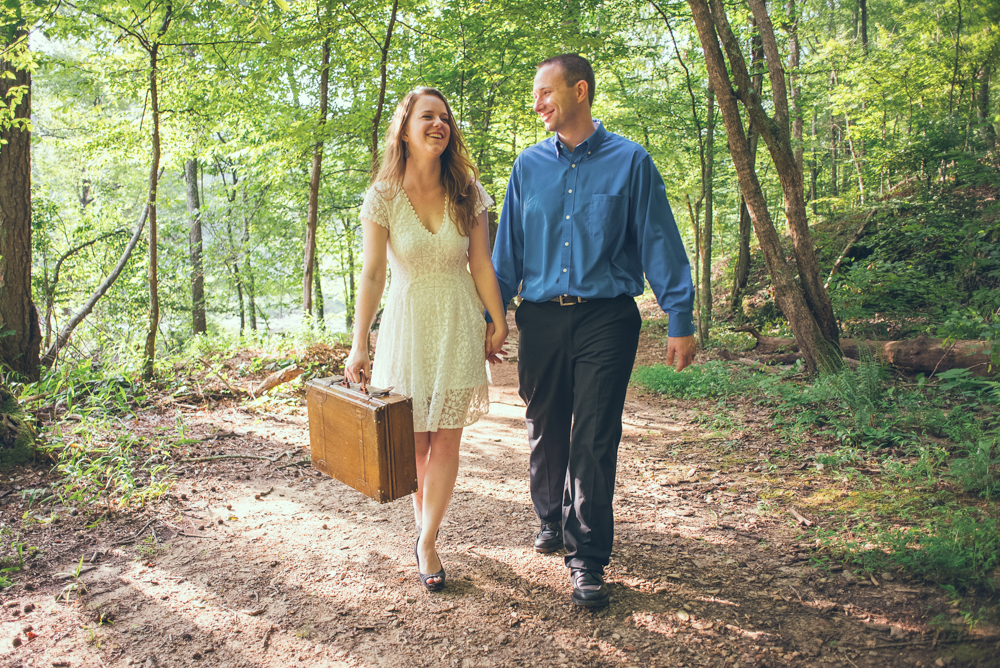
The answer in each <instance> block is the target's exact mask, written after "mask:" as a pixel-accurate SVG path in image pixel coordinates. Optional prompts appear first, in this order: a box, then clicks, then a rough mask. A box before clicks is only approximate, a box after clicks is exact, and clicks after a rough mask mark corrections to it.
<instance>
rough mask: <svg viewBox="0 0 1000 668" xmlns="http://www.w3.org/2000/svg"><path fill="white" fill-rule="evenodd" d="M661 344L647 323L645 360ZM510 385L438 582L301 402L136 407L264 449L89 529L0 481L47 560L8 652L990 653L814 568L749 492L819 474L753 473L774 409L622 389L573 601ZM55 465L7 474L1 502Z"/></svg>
mask: <svg viewBox="0 0 1000 668" xmlns="http://www.w3.org/2000/svg"><path fill="white" fill-rule="evenodd" d="M648 308H649V305H647V310H648ZM511 349H512V350H515V349H516V348H515V347H512V348H511ZM664 356H665V349H664V347H663V344H662V343H661V342H659V341H658V340H655V339H651V338H648V337H645V336H644V337H643V340H642V343H641V346H640V351H639V359H638V360H637V363H638V364H650V363H654V362H662V360H663V358H664ZM516 386H517V380H516V370H515V365H514V364H513V363H511V364H505V365H503V366H501V367H498V368H494V370H493V387H492V388H491V399H492V402H493V403H492V405H491V410H490V415H489V416H487V417H486V418H484V419H483V420H481V421H480V422H479V423H478V424H476V425H475V426H473V427H471V428H469V429H467V430H466V435H465V439H464V445H463V448H464V449H463V454H462V462H461V469H460V473H459V480H458V484H457V487H456V490H455V496H454V499H453V501H452V504H451V507H450V510H449V514H448V517H447V519H446V523H445V526H444V527H443V529H442V533H441V539H440V541H439V550H440V555H441V558H442V561H443V562H444V564H445V567H446V569H447V582H448V585H447V588H446V589H445V590H444V591H443V592H440V593H429V592H427V591H426V590H424V589H423V587H421V585H420V583H419V581H418V579H417V575H416V564H415V561H414V558H413V543H414V540H415V539H416V531H415V527H414V521H413V512H412V508H411V505H410V503H409V501H408V500H400V501H397V502H395V503H391V504H386V505H379V504H377V503H375V502H374V501H371V500H369V499H367V498H365V497H363V496H361V495H360V494H358V493H357V492H355V491H354V490H352V489H350V488H348V487H346V486H345V485H343V484H341V483H339V482H337V481H335V480H331V479H329V478H326V477H325V476H322V475H321V474H319V473H318V472H316V471H314V470H312V469H311V468H310V467H309V466H308V464H307V463H303V462H302V458H303V457H304V456H306V455H308V430H307V422H306V411H305V407H304V401H290V402H288V405H287V406H286V407H284V408H276V409H274V410H273V411H272V412H267V413H262V412H251V411H249V410H248V409H246V408H245V407H244V406H242V405H241V404H240V403H238V402H235V401H232V400H223V401H218V402H213V401H208V402H206V403H203V404H201V405H198V406H195V405H193V404H184V405H179V404H174V405H165V406H161V407H160V408H158V409H156V410H151V411H148V412H145V413H143V414H142V415H141V416H140V418H139V420H138V421H137V422H136V424H135V426H134V429H135V430H137V431H140V432H145V433H153V432H155V430H157V429H158V428H167V427H172V426H173V425H176V424H177V421H178V420H180V421H182V422H183V424H184V426H185V431H186V433H187V435H189V436H191V437H193V438H197V437H205V438H206V440H205V441H203V442H202V447H201V450H202V451H203V452H204V453H205V454H206V455H213V454H220V453H227V454H247V455H258V456H260V455H264V456H268V457H273V458H275V461H274V462H271V461H265V460H260V459H219V460H211V461H205V462H195V463H187V464H181V465H178V467H177V468H176V474H177V482H176V484H175V485H174V487H173V488H172V490H171V492H170V493H169V494H167V495H166V496H164V497H162V498H160V499H159V500H158V501H157V502H156V503H155V504H154V505H152V506H151V507H147V508H146V509H145V510H144V511H142V512H139V513H134V514H132V515H130V516H127V517H113V518H110V519H106V520H104V521H102V522H100V523H98V524H96V526H92V527H90V528H88V525H90V524H92V523H93V520H94V517H93V515H91V514H90V513H88V512H87V510H88V509H86V508H79V509H71V508H56V509H55V510H56V512H57V514H58V516H59V519H58V521H57V522H46V523H40V522H25V518H24V517H23V516H24V514H25V507H24V504H23V502H22V501H21V499H20V495H18V494H13V493H8V494H5V495H4V497H3V498H0V503H2V505H0V518H2V522H3V523H4V525H5V526H6V527H8V528H11V529H14V530H18V531H20V532H21V540H23V541H26V542H27V544H28V545H31V546H36V547H38V548H40V550H39V552H38V554H37V556H35V557H33V558H30V559H28V570H27V572H26V573H21V574H17V575H16V576H15V579H16V580H17V585H16V586H14V587H13V588H11V589H8V590H6V591H4V592H3V594H2V597H3V606H2V608H0V666H3V667H10V668H14V667H23V668H42V667H43V666H44V667H47V666H72V667H77V666H88V667H89V666H95V667H97V666H100V667H110V666H147V667H153V666H254V667H264V666H280V667H287V666H295V665H307V666H319V667H326V666H331V667H334V666H336V667H344V666H350V667H369V666H372V667H373V666H386V667H389V666H392V667H396V666H455V667H462V668H472V667H493V666H531V667H533V668H534V667H541V666H563V665H565V666H594V667H608V668H610V667H625V666H643V667H645V666H669V667H682V666H727V667H728V666H844V667H845V668H846V667H861V666H892V667H896V666H944V665H951V666H997V665H1000V663H998V661H997V659H996V656H997V655H998V650H1000V643H998V642H997V640H998V638H1000V635H998V634H997V629H995V628H992V627H985V626H983V627H979V628H977V629H976V630H975V631H974V632H971V633H967V634H965V635H964V636H962V639H961V640H960V641H959V640H956V639H955V638H954V637H952V636H945V635H941V634H939V633H937V632H936V631H935V630H934V628H932V627H931V626H930V625H929V623H928V622H929V620H931V619H933V618H935V617H937V616H938V615H941V614H945V615H949V614H951V615H954V614H956V611H955V610H954V609H952V608H949V607H948V604H947V602H946V601H945V599H944V597H943V596H942V595H941V593H942V592H941V590H940V588H937V587H935V586H934V585H931V584H927V583H924V582H922V581H917V580H911V579H909V578H908V577H907V576H906V574H905V573H885V574H882V573H878V574H868V575H867V576H866V577H865V578H864V579H862V578H861V577H858V576H856V575H854V574H853V573H851V572H850V571H849V570H840V569H838V568H837V567H834V568H833V569H825V568H824V569H820V568H817V567H816V566H815V563H817V562H814V561H813V560H812V559H811V556H812V550H813V548H814V545H812V544H811V543H808V542H806V541H805V539H804V538H803V536H802V531H803V530H802V528H801V526H800V524H799V523H798V521H797V520H796V518H795V517H793V515H791V514H790V512H789V511H788V509H787V506H786V507H783V508H779V509H775V506H773V505H768V504H761V503H760V501H761V498H762V496H764V497H768V496H769V495H768V490H769V488H770V486H772V485H774V484H775V479H776V476H777V479H778V480H780V482H781V485H782V487H783V488H784V489H785V490H786V491H787V490H793V491H794V493H795V494H797V495H799V496H801V497H805V496H808V495H809V494H810V491H811V490H812V489H813V486H814V485H815V484H818V483H817V482H816V479H815V475H817V474H816V473H815V471H807V470H804V469H803V467H800V466H798V465H794V466H789V467H788V468H787V470H783V471H778V472H777V473H776V474H775V473H774V472H771V473H769V474H767V475H765V473H762V472H759V471H754V468H757V466H758V464H759V462H760V460H761V457H763V456H764V455H765V454H766V453H767V452H768V451H769V449H770V448H772V447H774V446H776V445H780V444H778V443H775V442H774V438H775V437H774V435H773V434H772V433H770V432H769V431H768V429H767V420H766V416H759V417H757V418H753V417H751V418H747V424H746V429H745V430H744V433H743V434H742V437H740V438H739V439H738V440H737V443H736V445H733V443H732V441H727V442H723V440H722V439H719V438H716V437H715V436H717V434H713V432H712V430H711V428H710V427H709V426H706V424H705V423H704V420H703V419H699V415H700V414H701V413H703V412H704V411H705V410H706V409H705V405H698V404H695V403H693V402H678V401H673V400H666V399H663V398H660V397H657V396H652V395H649V394H641V393H638V392H636V391H635V390H630V391H629V396H628V401H627V404H626V408H625V414H624V415H623V421H624V424H625V433H624V438H623V441H622V445H621V450H620V456H619V470H618V488H617V492H616V500H615V516H616V522H617V529H616V541H615V552H614V555H613V557H612V564H611V566H610V568H609V569H608V572H607V578H608V581H609V583H610V586H611V590H612V595H613V598H612V603H611V605H610V606H609V607H607V608H605V609H603V610H598V611H591V610H586V609H581V608H578V607H575V606H574V605H572V603H571V602H570V585H569V580H568V574H567V571H566V569H565V567H564V566H563V560H562V557H561V556H560V555H539V554H535V553H534V552H533V551H532V548H531V541H532V538H533V536H534V533H535V532H536V531H537V520H536V518H535V516H534V513H533V511H532V507H531V502H530V498H529V494H528V485H527V459H528V450H527V443H526V438H525V433H524V423H523V418H524V407H523V404H522V403H521V400H520V399H519V397H518V395H517V387H516ZM284 391H285V392H286V393H287V394H288V395H289V396H290V397H299V398H301V396H302V392H301V390H296V389H293V388H292V387H291V386H288V387H286V388H285V389H284ZM213 435H216V436H220V435H221V437H217V438H215V439H214V440H213V439H212V438H211V437H212V436H213ZM49 476H50V474H49V473H48V472H47V467H42V466H36V467H26V468H21V469H17V470H15V471H13V472H10V474H9V475H4V476H3V480H2V482H0V494H4V492H7V491H13V490H14V489H15V488H21V487H29V486H33V485H40V484H43V483H44V482H45V481H46V480H48V479H49ZM4 501H7V503H3V502H4ZM71 513H76V514H71ZM29 517H30V515H29ZM813 520H818V518H813ZM150 536H154V537H155V540H154V539H150V538H149V537H150ZM10 538H11V534H6V535H4V537H3V539H4V540H5V541H9V540H10ZM81 556H83V557H84V563H83V567H82V569H80V573H79V575H78V576H77V577H74V576H73V573H74V572H75V571H76V570H77V568H78V565H79V561H80V558H81ZM74 584H75V585H77V586H76V587H75V588H72V589H70V590H67V589H66V588H67V586H68V585H74ZM81 584H82V586H80V585H81ZM60 594H62V595H61V596H60ZM57 598H58V600H57Z"/></svg>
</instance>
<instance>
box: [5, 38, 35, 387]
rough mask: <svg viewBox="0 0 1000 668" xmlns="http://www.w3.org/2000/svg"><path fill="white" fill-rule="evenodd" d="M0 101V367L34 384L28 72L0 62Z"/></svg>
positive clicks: (29, 96)
mask: <svg viewBox="0 0 1000 668" xmlns="http://www.w3.org/2000/svg"><path fill="white" fill-rule="evenodd" d="M19 40H27V35H26V34H25V33H24V32H23V31H18V32H16V33H15V34H14V39H13V40H12V41H11V43H10V44H4V45H3V46H4V48H5V49H11V50H13V49H15V48H19V47H20V46H21V45H19V47H15V46H14V42H18V41H19ZM23 48H25V49H26V48H27V46H26V45H24V46H23ZM0 101H3V102H5V103H7V104H10V105H12V106H13V114H12V118H10V119H6V120H3V121H0V367H2V368H4V369H10V370H11V371H14V372H15V373H16V374H17V375H19V376H21V377H22V378H24V379H26V380H38V378H39V369H38V353H39V350H40V349H41V345H42V332H41V328H40V327H39V323H38V311H37V310H36V309H35V304H34V302H33V301H32V299H31V134H30V131H29V123H30V119H31V74H30V73H29V72H28V70H27V69H19V68H18V67H17V65H15V64H14V63H13V62H10V61H7V60H4V59H2V58H0Z"/></svg>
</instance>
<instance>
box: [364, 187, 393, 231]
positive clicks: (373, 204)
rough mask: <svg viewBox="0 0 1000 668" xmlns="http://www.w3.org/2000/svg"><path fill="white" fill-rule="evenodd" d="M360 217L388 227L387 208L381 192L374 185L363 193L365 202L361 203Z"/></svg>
mask: <svg viewBox="0 0 1000 668" xmlns="http://www.w3.org/2000/svg"><path fill="white" fill-rule="evenodd" d="M361 217H362V218H367V219H368V220H372V221H375V222H376V223H378V224H379V225H381V226H382V227H386V228H387V227H389V207H388V206H387V205H386V202H385V197H384V195H383V194H382V192H381V191H380V190H379V189H378V188H377V187H376V186H374V185H373V186H372V187H370V188H369V189H368V192H366V193H365V200H364V202H362V203H361Z"/></svg>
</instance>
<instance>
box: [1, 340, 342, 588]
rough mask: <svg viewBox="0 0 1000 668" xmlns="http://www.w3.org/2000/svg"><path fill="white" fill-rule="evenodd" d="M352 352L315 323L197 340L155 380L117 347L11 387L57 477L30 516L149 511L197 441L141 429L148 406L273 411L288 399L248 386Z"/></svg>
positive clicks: (162, 364)
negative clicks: (215, 401) (215, 400)
mask: <svg viewBox="0 0 1000 668" xmlns="http://www.w3.org/2000/svg"><path fill="white" fill-rule="evenodd" d="M345 354H346V351H345V350H344V347H343V335H340V334H328V333H326V332H325V331H323V330H322V329H320V328H318V327H316V326H314V325H313V324H312V323H309V322H307V323H306V324H305V325H304V326H303V327H302V328H300V329H298V330H296V331H294V332H291V333H288V334H263V333H251V334H248V335H246V336H238V335H237V336H232V335H225V334H219V335H211V336H195V337H192V338H191V339H189V340H187V341H186V342H184V343H183V345H182V346H181V347H179V348H178V349H176V350H172V351H165V352H164V354H163V355H162V356H161V357H160V358H159V359H158V361H157V370H158V375H157V377H156V378H154V379H153V380H152V381H150V382H146V381H144V380H143V379H142V359H141V356H139V355H137V354H136V351H135V350H130V349H126V348H117V349H110V348H109V349H107V350H106V351H105V352H104V353H103V354H102V355H100V356H96V357H91V358H85V359H78V360H71V361H63V363H61V364H60V365H59V366H57V367H56V368H54V369H52V370H50V371H48V372H46V373H45V374H44V375H43V377H42V378H41V380H39V381H38V382H35V383H30V384H12V389H13V390H14V392H16V393H17V394H18V395H19V398H20V402H21V405H22V406H23V407H24V408H25V410H26V411H27V412H29V413H32V414H34V416H35V418H36V420H37V421H38V422H39V423H40V424H41V425H43V427H42V428H41V429H40V430H39V435H38V439H37V447H38V450H39V452H40V453H41V454H42V455H43V456H44V455H47V456H48V457H49V458H50V459H51V461H52V471H53V473H55V474H56V478H55V482H53V483H51V484H50V485H49V486H47V487H45V488H44V489H37V490H26V491H27V492H30V494H28V495H27V496H24V498H25V500H26V501H27V502H28V504H27V505H28V510H27V511H26V512H25V518H26V519H30V520H31V521H51V520H52V519H53V516H52V515H51V514H50V515H49V516H46V515H45V512H43V508H45V507H47V506H52V505H54V504H57V503H58V504H61V505H71V506H74V507H79V508H80V509H81V510H84V511H86V512H91V513H95V514H103V513H107V512H125V511H129V510H131V509H134V508H138V507H142V506H143V505H145V504H147V503H149V502H150V501H151V500H153V499H155V498H157V497H159V496H161V495H162V494H164V493H165V492H166V491H167V490H168V489H169V488H170V486H171V484H172V480H173V478H172V475H171V469H172V466H173V458H174V457H175V456H176V454H177V453H178V451H179V448H183V447H185V446H188V445H190V444H191V443H193V442H194V441H192V440H191V439H189V438H187V436H186V434H185V429H184V424H183V422H182V421H181V420H178V421H177V423H176V424H175V425H172V426H170V427H169V428H164V429H160V430H157V431H154V432H153V434H152V435H149V434H148V432H144V433H146V435H140V434H139V433H138V431H137V430H136V429H134V425H135V424H136V420H137V419H138V416H139V415H140V414H141V413H142V411H144V410H146V409H148V408H149V407H151V406H154V405H158V404H160V403H161V402H163V401H164V400H166V401H168V402H173V401H188V402H190V401H196V402H197V401H203V400H206V398H208V395H209V394H211V395H212V396H216V395H219V394H220V393H221V394H226V393H228V394H229V396H232V397H233V398H235V399H236V400H238V401H242V402H244V403H245V404H246V405H248V406H250V407H256V408H257V409H261V410H265V409H273V408H274V406H275V405H276V404H280V403H282V402H283V401H286V399H284V398H283V397H282V393H272V394H269V395H267V396H266V397H263V398H261V397H257V398H254V397H253V396H252V395H250V394H249V393H247V392H245V391H244V389H251V388H252V383H253V381H254V380H255V379H260V378H262V377H263V376H266V375H267V374H269V373H270V372H273V371H276V370H279V369H281V368H284V367H287V366H293V365H295V366H299V367H301V368H303V369H305V371H306V373H305V374H303V376H302V377H301V379H300V380H299V381H297V382H300V383H301V382H302V380H304V379H307V378H309V377H311V376H313V375H319V374H329V373H332V372H334V371H335V370H336V367H337V365H338V364H340V363H341V362H342V358H343V356H344V355H345ZM289 387H292V389H294V386H289ZM241 388H244V389H241ZM291 401H293V402H294V403H295V404H297V403H298V399H297V398H293V399H291ZM22 495H23V494H22ZM39 518H41V519H39ZM0 586H2V585H0Z"/></svg>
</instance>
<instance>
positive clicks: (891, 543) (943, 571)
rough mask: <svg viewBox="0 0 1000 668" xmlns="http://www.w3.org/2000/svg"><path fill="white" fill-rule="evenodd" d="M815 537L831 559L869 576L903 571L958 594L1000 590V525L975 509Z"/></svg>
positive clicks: (941, 511)
mask: <svg viewBox="0 0 1000 668" xmlns="http://www.w3.org/2000/svg"><path fill="white" fill-rule="evenodd" d="M816 534H817V536H818V538H819V539H820V541H821V544H823V545H824V546H825V547H827V548H828V549H829V550H830V551H831V552H832V553H833V554H835V555H837V556H839V557H842V558H845V559H847V560H848V561H850V562H851V563H854V564H856V565H858V566H860V567H862V568H864V569H865V570H867V571H870V572H878V571H880V570H884V569H887V568H893V567H899V566H902V567H904V568H906V569H907V570H908V571H910V572H912V573H914V574H917V575H920V576H923V577H925V578H927V579H929V580H932V581H935V582H939V583H942V584H945V585H948V586H951V587H953V588H957V589H958V590H960V591H966V590H969V589H982V590H986V591H989V592H992V591H993V590H994V589H995V588H996V586H997V583H995V582H994V581H993V579H992V574H993V570H994V569H995V568H997V566H1000V522H998V521H997V520H996V519H995V518H993V517H990V516H989V515H985V514H983V513H982V512H981V511H979V510H977V509H975V508H968V507H948V508H938V509H935V510H934V511H933V512H931V513H929V514H928V515H927V516H926V517H925V518H924V519H923V521H922V522H921V524H920V526H919V527H909V528H907V527H899V526H889V525H885V524H883V523H879V522H877V521H873V522H868V523H864V524H862V525H858V526H854V527H853V528H850V529H848V528H845V529H843V530H839V531H830V530H819V531H817V532H816ZM845 536H846V538H845Z"/></svg>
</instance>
